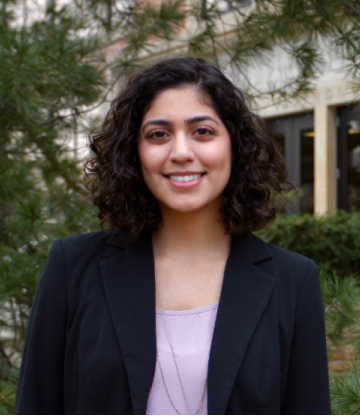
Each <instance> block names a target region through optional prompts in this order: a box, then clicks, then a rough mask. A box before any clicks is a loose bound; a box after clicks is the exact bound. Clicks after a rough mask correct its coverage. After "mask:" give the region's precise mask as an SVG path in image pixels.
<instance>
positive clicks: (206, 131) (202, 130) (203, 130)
mask: <svg viewBox="0 0 360 416" xmlns="http://www.w3.org/2000/svg"><path fill="white" fill-rule="evenodd" d="M195 133H196V134H197V135H198V136H211V135H213V134H215V131H214V130H213V129H212V128H210V127H206V126H199V127H197V128H196V130H195Z"/></svg>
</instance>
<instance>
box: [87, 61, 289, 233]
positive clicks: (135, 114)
mask: <svg viewBox="0 0 360 416" xmlns="http://www.w3.org/2000/svg"><path fill="white" fill-rule="evenodd" d="M185 85H193V86H194V87H195V88H196V89H197V90H198V91H200V92H203V93H204V94H205V96H207V97H209V98H210V99H211V105H212V106H213V108H214V109H215V111H216V112H217V114H218V115H219V117H220V118H221V119H222V121H223V123H224V124H225V126H226V128H227V130H228V131H229V133H230V137H231V141H232V170H231V175H230V179H229V182H228V184H227V186H226V188H225V190H224V192H223V207H222V214H223V220H224V223H225V226H226V230H227V232H229V233H232V234H237V233H241V232H243V231H247V230H248V231H255V230H258V229H260V228H262V227H263V226H265V225H266V224H267V223H268V222H270V221H272V220H273V219H274V218H275V214H276V211H277V204H276V201H275V200H274V197H275V196H276V195H277V194H279V193H282V192H285V191H287V190H289V189H290V188H291V185H290V184H289V182H288V180H287V171H286V167H285V161H284V158H283V156H282V155H281V153H280V152H279V150H278V148H277V146H276V144H275V142H274V139H273V137H272V135H271V133H270V131H269V129H268V128H267V125H266V123H265V121H264V120H263V119H261V118H260V117H259V116H257V115H256V114H254V113H252V112H251V111H250V110H249V109H248V107H247V106H246V104H245V100H244V97H243V94H242V93H241V91H240V90H239V89H238V88H237V87H236V86H235V85H234V84H233V83H232V82H231V81H230V80H229V79H228V78H227V77H226V76H225V75H224V74H223V73H222V72H221V71H220V70H219V69H217V68H216V67H215V66H213V65H211V64H209V63H207V62H205V61H204V60H202V59H194V58H189V57H186V58H174V59H167V60H163V61H161V62H158V63H156V64H155V65H153V66H151V67H148V68H146V69H144V70H142V71H140V72H139V73H137V74H135V75H134V76H132V77H131V78H130V79H129V81H128V83H127V85H126V87H125V88H124V89H123V90H122V91H121V92H120V94H119V95H118V96H117V97H116V98H115V99H114V100H113V102H112V103H111V109H110V110H109V112H108V113H107V116H106V118H105V121H104V123H103V125H102V128H101V129H100V130H98V131H96V132H94V133H92V134H90V148H91V150H92V152H93V154H94V155H93V157H92V158H90V159H89V160H88V161H87V162H86V164H85V174H86V185H87V187H88V188H89V189H91V191H92V195H93V202H94V204H95V205H96V206H97V207H98V209H99V213H98V217H99V218H100V220H101V223H102V225H104V224H109V225H110V227H111V229H113V230H115V231H116V232H117V233H119V234H120V235H121V236H122V237H124V238H126V239H135V238H136V237H137V236H138V235H139V234H140V233H141V232H143V231H148V232H151V231H155V230H157V229H158V226H159V223H160V222H161V212H160V209H159V206H158V204H157V201H156V199H155V198H154V196H153V195H152V194H151V193H150V191H149V190H148V188H147V186H146V185H145V183H144V180H143V177H142V173H141V166H140V160H139V155H138V151H137V140H138V135H139V128H140V126H141V122H142V118H143V115H144V114H145V112H146V111H147V110H148V108H149V107H150V104H151V102H152V101H153V100H154V98H155V97H156V96H157V95H158V94H159V93H160V92H162V91H164V90H165V89H168V88H180V87H182V86H185Z"/></svg>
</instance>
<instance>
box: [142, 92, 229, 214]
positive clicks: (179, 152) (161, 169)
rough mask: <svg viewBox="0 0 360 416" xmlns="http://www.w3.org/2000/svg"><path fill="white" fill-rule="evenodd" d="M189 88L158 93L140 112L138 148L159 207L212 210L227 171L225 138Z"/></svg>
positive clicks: (221, 127) (217, 204)
mask: <svg viewBox="0 0 360 416" xmlns="http://www.w3.org/2000/svg"><path fill="white" fill-rule="evenodd" d="M204 98H207V97H204V95H203V94H202V93H199V92H198V91H197V90H196V89H195V88H194V87H193V86H191V85H187V86H184V87H182V88H170V89H167V90H165V91H163V92H161V93H160V94H159V95H158V96H157V97H156V98H155V99H154V100H153V102H152V103H151V105H150V108H149V110H148V111H147V112H146V113H145V115H144V117H143V120H142V123H141V127H140V134H139V142H138V151H139V156H140V162H141V169H142V173H143V177H144V180H145V183H146V185H147V187H148V188H149V190H150V192H151V193H152V194H153V195H154V196H155V198H156V199H157V200H158V203H159V206H160V209H161V210H162V211H163V210H164V209H170V210H173V211H177V212H181V213H188V212H193V211H197V210H201V209H214V212H215V211H216V212H218V210H219V207H220V206H221V202H222V193H223V190H224V188H225V186H226V184H227V182H228V180H229V177H230V171H231V140H230V134H229V132H228V131H227V129H226V127H225V125H224V123H223V122H222V121H221V119H220V117H219V116H218V114H217V113H216V111H215V110H214V109H213V108H212V107H210V106H209V105H207V104H206V103H205V101H210V100H204Z"/></svg>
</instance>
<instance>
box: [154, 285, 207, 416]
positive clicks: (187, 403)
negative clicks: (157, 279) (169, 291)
mask: <svg viewBox="0 0 360 416" xmlns="http://www.w3.org/2000/svg"><path fill="white" fill-rule="evenodd" d="M156 288H157V291H158V296H159V302H160V306H161V311H162V316H163V320H164V325H165V331H166V335H167V337H168V340H169V344H170V349H171V354H172V356H173V360H174V364H175V368H176V373H177V376H178V379H179V382H180V386H181V390H182V393H183V396H184V400H185V404H186V407H187V410H188V413H189V415H191V414H195V415H198V414H199V412H200V409H201V406H202V405H203V403H204V398H205V393H206V386H207V376H206V377H205V382H204V390H203V393H202V396H201V399H200V403H199V406H198V408H197V410H196V413H192V412H191V410H190V406H189V401H188V399H187V397H186V394H185V389H184V385H183V382H182V380H181V377H180V372H179V368H178V365H177V361H176V357H175V352H174V348H173V344H172V340H171V336H170V331H169V327H168V325H167V321H166V318H165V313H164V306H163V303H162V300H161V297H160V291H159V287H158V285H156ZM156 354H157V359H158V362H159V368H160V373H161V377H162V380H163V383H164V387H165V390H166V394H167V396H168V398H169V400H170V403H171V405H172V407H173V408H174V409H175V411H176V412H177V414H178V415H181V414H182V413H180V412H179V410H178V409H177V407H176V406H175V404H174V402H173V400H172V398H171V395H170V393H169V390H168V387H167V384H166V381H165V377H164V372H163V369H162V366H161V361H160V355H159V351H158V349H157V348H156Z"/></svg>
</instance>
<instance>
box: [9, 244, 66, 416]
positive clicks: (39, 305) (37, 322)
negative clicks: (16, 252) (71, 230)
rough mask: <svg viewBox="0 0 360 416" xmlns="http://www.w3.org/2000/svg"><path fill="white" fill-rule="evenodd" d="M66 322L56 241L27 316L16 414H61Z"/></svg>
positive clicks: (62, 272) (60, 253)
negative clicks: (27, 321)
mask: <svg viewBox="0 0 360 416" xmlns="http://www.w3.org/2000/svg"><path fill="white" fill-rule="evenodd" d="M66 322H67V296H66V265H65V258H64V252H63V248H62V242H61V240H59V241H56V242H55V243H54V244H53V246H52V248H51V250H50V254H49V258H48V261H47V264H46V267H45V270H44V273H43V276H42V278H41V280H40V283H39V286H38V289H37V292H36V296H35V299H34V303H33V306H32V310H31V314H30V319H29V323H28V327H27V333H26V339H25V348H24V353H23V358H22V363H21V370H20V379H19V384H18V390H17V397H16V406H15V413H16V414H63V413H64V406H63V403H64V400H63V384H64V354H65V338H66Z"/></svg>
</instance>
